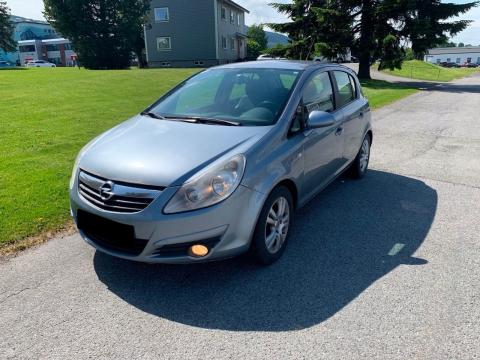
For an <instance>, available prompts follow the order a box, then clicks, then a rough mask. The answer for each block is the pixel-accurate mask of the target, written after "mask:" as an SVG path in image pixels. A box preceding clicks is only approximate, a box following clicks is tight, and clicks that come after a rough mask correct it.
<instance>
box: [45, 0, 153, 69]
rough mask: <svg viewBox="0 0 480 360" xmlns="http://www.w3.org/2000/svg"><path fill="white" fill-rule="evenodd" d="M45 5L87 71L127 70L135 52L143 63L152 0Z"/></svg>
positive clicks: (52, 0) (49, 1) (52, 1)
mask: <svg viewBox="0 0 480 360" xmlns="http://www.w3.org/2000/svg"><path fill="white" fill-rule="evenodd" d="M44 3H45V12H44V14H45V17H46V18H47V20H48V21H49V22H50V24H52V26H53V27H54V28H55V29H56V30H57V31H59V32H60V33H61V34H62V35H64V36H65V37H67V38H69V39H70V40H71V41H72V44H73V47H74V49H75V51H76V52H77V54H78V57H79V60H80V61H81V62H82V64H83V65H84V66H85V67H86V68H89V69H125V68H128V67H129V66H130V58H131V53H132V52H135V53H136V54H137V56H139V60H141V58H142V52H143V45H141V44H142V42H141V39H142V36H143V35H142V33H143V24H144V23H145V17H146V14H147V12H148V10H149V9H150V1H149V0H102V1H98V0H69V1H65V0H44ZM140 48H142V49H140Z"/></svg>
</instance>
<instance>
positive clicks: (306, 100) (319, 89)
mask: <svg viewBox="0 0 480 360" xmlns="http://www.w3.org/2000/svg"><path fill="white" fill-rule="evenodd" d="M303 105H304V106H305V107H306V108H307V111H308V113H310V112H312V111H315V110H320V111H326V112H332V111H333V110H334V109H335V104H334V99H333V89H332V83H331V82H330V76H328V73H327V72H321V73H319V74H317V75H315V76H314V77H313V78H312V79H310V80H309V82H308V83H307V85H306V86H305V88H304V90H303Z"/></svg>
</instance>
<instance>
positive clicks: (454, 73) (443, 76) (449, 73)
mask: <svg viewBox="0 0 480 360" xmlns="http://www.w3.org/2000/svg"><path fill="white" fill-rule="evenodd" d="M478 71H480V69H478V68H477V69H469V68H444V67H441V66H437V65H434V64H430V63H427V62H425V61H419V60H412V61H406V62H404V63H403V65H402V68H401V69H395V70H393V71H390V70H384V71H383V72H384V73H386V74H390V75H395V76H401V77H406V78H411V79H418V80H431V81H452V80H455V79H459V78H462V77H465V76H469V75H471V74H473V73H475V72H478Z"/></svg>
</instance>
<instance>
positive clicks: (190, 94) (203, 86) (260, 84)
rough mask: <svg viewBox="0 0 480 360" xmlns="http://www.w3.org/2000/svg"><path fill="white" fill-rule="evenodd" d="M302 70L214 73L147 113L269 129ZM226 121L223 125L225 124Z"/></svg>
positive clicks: (197, 78) (167, 97) (189, 82)
mask: <svg viewBox="0 0 480 360" xmlns="http://www.w3.org/2000/svg"><path fill="white" fill-rule="evenodd" d="M299 74H300V71H298V70H283V69H264V68H261V69H256V68H252V69H246V68H245V69H225V68H224V69H210V70H206V71H204V72H202V73H200V74H198V75H196V76H194V77H192V78H190V79H189V80H187V81H185V82H184V83H182V84H180V85H179V86H178V87H177V88H175V89H174V90H173V91H172V92H170V93H168V94H167V95H165V96H164V97H163V98H161V99H160V100H159V101H158V102H157V103H156V104H155V105H154V106H153V107H151V108H150V109H148V110H147V111H146V112H145V113H146V114H149V115H151V116H157V117H159V118H160V117H164V118H171V119H180V120H181V119H191V120H195V121H202V120H209V122H210V123H215V122H216V121H215V120H218V124H222V125H228V124H230V125H231V124H235V125H245V126H268V125H273V124H275V123H276V122H277V120H278V118H279V117H280V115H281V113H282V111H283V109H284V108H285V105H286V103H287V101H288V98H289V96H290V93H291V91H292V89H293V88H294V85H295V83H296V81H297V79H298V77H299ZM222 121H223V122H222Z"/></svg>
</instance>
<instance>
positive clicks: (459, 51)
mask: <svg viewBox="0 0 480 360" xmlns="http://www.w3.org/2000/svg"><path fill="white" fill-rule="evenodd" d="M425 61H427V62H430V63H432V64H441V63H443V62H448V63H457V64H458V65H463V64H471V63H473V64H480V46H466V47H449V48H436V49H430V50H428V53H427V55H425Z"/></svg>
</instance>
